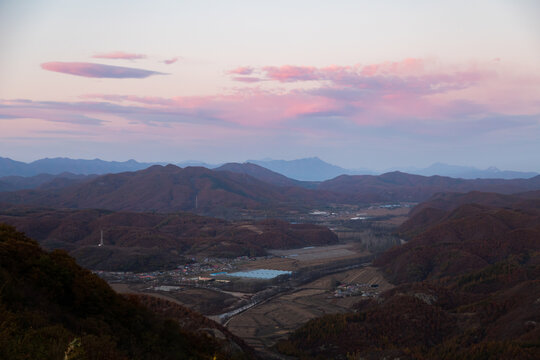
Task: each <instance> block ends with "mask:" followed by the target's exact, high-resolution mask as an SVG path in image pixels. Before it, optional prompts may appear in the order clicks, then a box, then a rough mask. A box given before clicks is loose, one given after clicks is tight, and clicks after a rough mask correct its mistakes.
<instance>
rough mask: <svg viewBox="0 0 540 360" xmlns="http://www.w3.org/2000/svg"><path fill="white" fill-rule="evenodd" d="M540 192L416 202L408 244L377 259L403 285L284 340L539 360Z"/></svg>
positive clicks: (302, 350)
mask: <svg viewBox="0 0 540 360" xmlns="http://www.w3.org/2000/svg"><path fill="white" fill-rule="evenodd" d="M538 195H540V194H538V193H528V194H519V196H516V197H505V196H499V195H496V194H489V193H472V194H469V195H467V196H463V195H461V194H446V195H444V196H438V197H436V198H434V199H432V200H431V201H430V202H427V203H426V204H422V205H420V207H419V208H421V209H422V210H421V211H417V212H413V213H414V214H415V215H413V217H412V218H411V219H410V220H409V221H408V223H406V224H404V225H403V227H402V228H401V231H402V233H407V234H413V235H410V236H409V237H408V239H409V241H408V243H407V244H405V245H403V246H400V247H395V248H393V249H390V250H389V251H387V252H385V253H384V254H382V255H381V256H380V257H379V258H378V259H376V261H375V262H374V265H376V266H379V267H380V269H381V270H382V271H383V272H384V273H385V276H386V277H387V278H388V279H389V280H390V281H391V282H393V283H394V284H396V285H397V287H396V288H394V289H392V290H390V291H387V292H385V293H382V294H380V296H379V297H378V298H376V299H371V300H361V301H359V302H358V303H357V304H356V310H357V311H356V312H355V313H351V314H340V315H327V316H325V317H322V318H319V319H315V320H312V321H310V322H308V323H307V324H306V325H304V326H303V327H301V328H300V329H298V330H297V331H296V332H295V333H294V334H292V335H291V336H290V338H289V340H288V341H284V342H281V343H280V344H279V345H278V348H279V349H280V351H282V352H283V353H286V354H289V355H295V356H299V357H302V358H305V359H318V358H343V359H345V358H352V359H381V358H385V357H386V358H400V359H531V360H532V359H539V358H540V280H539V279H540V201H539V200H540V199H539V198H540V197H539V196H538ZM441 199H443V200H444V201H442V200H441ZM464 199H469V200H470V201H475V202H474V203H463V201H464ZM441 204H442V205H444V206H442V205H441ZM488 204H491V205H488ZM347 356H348V357H347Z"/></svg>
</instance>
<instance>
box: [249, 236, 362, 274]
mask: <svg viewBox="0 0 540 360" xmlns="http://www.w3.org/2000/svg"><path fill="white" fill-rule="evenodd" d="M268 252H269V253H271V254H272V255H275V256H277V257H275V258H271V259H261V260H257V261H253V262H247V263H245V264H243V265H242V266H241V267H240V268H241V269H242V270H244V269H246V270H247V269H272V270H289V271H294V270H298V269H300V268H303V267H307V266H314V265H321V264H326V263H330V262H333V261H338V260H343V259H350V258H355V257H361V256H366V255H369V253H368V252H365V251H361V250H360V249H359V248H358V244H357V243H348V244H340V245H331V246H315V247H306V248H301V249H289V250H269V251H268Z"/></svg>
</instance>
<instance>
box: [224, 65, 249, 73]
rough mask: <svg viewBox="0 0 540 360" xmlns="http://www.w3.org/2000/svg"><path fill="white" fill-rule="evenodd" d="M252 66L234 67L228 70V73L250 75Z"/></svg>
mask: <svg viewBox="0 0 540 360" xmlns="http://www.w3.org/2000/svg"><path fill="white" fill-rule="evenodd" d="M253 70H254V69H253V68H252V67H250V66H242V67H238V68H236V69H232V70H229V71H228V73H229V74H232V75H251V74H252V73H253Z"/></svg>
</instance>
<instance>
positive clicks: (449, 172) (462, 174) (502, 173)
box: [401, 163, 539, 179]
mask: <svg viewBox="0 0 540 360" xmlns="http://www.w3.org/2000/svg"><path fill="white" fill-rule="evenodd" d="M401 170H402V171H404V172H407V173H409V174H416V175H424V176H433V175H440V176H449V177H453V178H460V179H529V178H532V177H535V176H537V175H539V174H538V173H536V172H530V171H529V172H523V171H508V170H499V169H497V168H496V167H494V166H492V167H489V168H487V169H484V170H481V169H477V168H475V167H472V166H459V165H448V164H443V163H435V164H433V165H431V166H428V167H427V168H424V169H417V168H404V169H401Z"/></svg>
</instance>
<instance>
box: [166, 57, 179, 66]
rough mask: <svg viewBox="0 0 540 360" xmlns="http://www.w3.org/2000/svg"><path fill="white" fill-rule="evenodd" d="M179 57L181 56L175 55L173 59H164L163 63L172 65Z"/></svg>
mask: <svg viewBox="0 0 540 360" xmlns="http://www.w3.org/2000/svg"><path fill="white" fill-rule="evenodd" d="M178 59H179V57H173V58H171V59H166V60H163V63H164V64H165V65H171V64H174V63H175V62H177V61H178Z"/></svg>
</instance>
